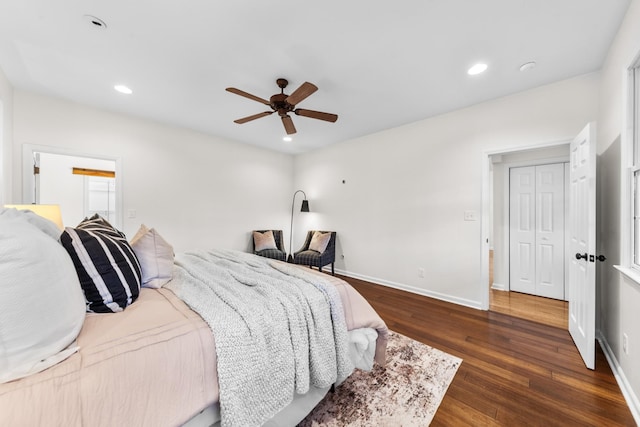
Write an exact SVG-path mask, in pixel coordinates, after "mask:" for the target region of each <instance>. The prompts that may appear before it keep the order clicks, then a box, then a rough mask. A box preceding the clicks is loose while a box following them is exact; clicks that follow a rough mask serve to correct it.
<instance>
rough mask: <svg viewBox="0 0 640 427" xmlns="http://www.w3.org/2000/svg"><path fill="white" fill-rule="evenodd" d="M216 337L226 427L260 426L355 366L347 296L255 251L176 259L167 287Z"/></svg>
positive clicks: (319, 279) (190, 254) (323, 281)
mask: <svg viewBox="0 0 640 427" xmlns="http://www.w3.org/2000/svg"><path fill="white" fill-rule="evenodd" d="M165 287H166V288H169V289H171V290H172V291H173V292H174V293H175V294H176V295H178V297H180V298H181V299H182V300H183V301H185V302H186V303H187V305H189V306H190V307H191V309H193V310H194V311H196V312H197V313H198V314H199V315H200V316H201V317H202V318H203V319H204V320H205V322H207V324H208V325H209V326H210V327H211V330H212V331H213V335H214V337H215V344H216V353H217V371H218V382H219V385H220V413H221V417H222V420H221V421H222V422H221V423H222V426H223V427H231V426H241V427H249V426H259V425H261V424H263V423H264V422H266V421H267V420H268V419H270V418H271V417H273V416H274V415H275V414H276V413H278V412H279V411H280V410H282V409H283V408H284V407H285V406H287V405H288V404H289V403H291V401H292V400H293V397H294V393H298V394H303V393H306V392H307V391H308V390H309V387H310V386H314V387H329V386H330V385H331V384H334V383H340V382H342V381H343V380H344V379H345V378H346V377H347V376H349V375H350V374H351V372H352V371H353V368H354V367H353V363H352V362H351V360H350V358H349V356H348V354H349V353H348V335H347V327H346V323H345V319H344V312H343V307H342V301H341V299H340V296H339V294H338V292H337V290H336V289H335V287H334V286H333V285H332V284H331V283H329V282H328V281H327V280H326V279H323V278H322V276H320V275H317V274H312V273H309V272H306V271H304V269H301V268H299V267H295V266H290V265H288V264H285V263H280V262H276V261H273V260H269V259H267V258H261V257H258V256H255V255H251V254H247V253H242V252H236V251H229V250H214V251H198V252H188V253H183V254H179V255H177V256H176V261H175V267H174V278H173V280H172V281H171V282H169V283H168V284H167V285H165Z"/></svg>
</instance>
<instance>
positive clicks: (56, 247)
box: [0, 209, 85, 383]
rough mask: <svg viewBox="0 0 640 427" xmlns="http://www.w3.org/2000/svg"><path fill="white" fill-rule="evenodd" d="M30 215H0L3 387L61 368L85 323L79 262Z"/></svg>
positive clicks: (6, 212) (0, 372)
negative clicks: (28, 376)
mask: <svg viewBox="0 0 640 427" xmlns="http://www.w3.org/2000/svg"><path fill="white" fill-rule="evenodd" d="M31 219H32V218H31V217H30V215H29V214H26V215H22V214H20V215H16V214H15V213H13V212H10V210H8V209H7V210H0V284H1V286H0V383H4V382H7V381H11V380H14V379H18V378H21V377H24V376H27V375H31V374H34V373H36V372H39V371H41V370H43V369H46V368H48V367H50V366H53V365H54V364H56V363H58V362H60V361H61V360H63V359H64V358H65V357H67V356H69V355H71V354H72V353H73V352H74V351H75V349H67V350H66V351H64V352H63V351H62V350H64V349H65V348H66V347H68V346H69V345H70V344H71V343H73V341H74V340H75V339H76V337H77V336H78V333H79V332H80V329H81V328H82V324H83V322H84V319H85V301H84V295H83V293H82V289H81V288H80V282H79V279H78V275H77V274H76V270H75V268H74V266H73V262H72V261H71V258H70V257H69V254H67V252H66V251H65V249H64V248H63V247H62V246H61V245H60V243H58V242H57V241H56V240H54V238H52V237H51V236H50V235H47V234H46V233H45V232H43V231H42V230H40V229H39V228H38V227H37V226H35V225H33V224H31V223H30V220H31Z"/></svg>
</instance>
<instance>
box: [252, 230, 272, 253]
mask: <svg viewBox="0 0 640 427" xmlns="http://www.w3.org/2000/svg"><path fill="white" fill-rule="evenodd" d="M253 244H254V245H255V251H256V252H260V251H264V250H265V249H278V247H277V246H276V239H274V238H273V232H272V231H271V230H269V231H265V232H264V233H260V232H258V231H254V232H253Z"/></svg>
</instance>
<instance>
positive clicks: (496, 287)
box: [491, 282, 509, 291]
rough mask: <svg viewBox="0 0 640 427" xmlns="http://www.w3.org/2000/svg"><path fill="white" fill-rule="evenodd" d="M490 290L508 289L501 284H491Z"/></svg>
mask: <svg viewBox="0 0 640 427" xmlns="http://www.w3.org/2000/svg"><path fill="white" fill-rule="evenodd" d="M491 289H495V290H496V291H508V290H509V288H508V287H507V285H503V284H502V283H496V282H493V284H492V285H491Z"/></svg>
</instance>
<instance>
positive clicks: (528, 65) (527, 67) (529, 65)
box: [520, 61, 536, 71]
mask: <svg viewBox="0 0 640 427" xmlns="http://www.w3.org/2000/svg"><path fill="white" fill-rule="evenodd" d="M535 67H536V62H535V61H531V62H525V63H524V64H522V65H521V66H520V71H528V70H530V69H532V68H535Z"/></svg>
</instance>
